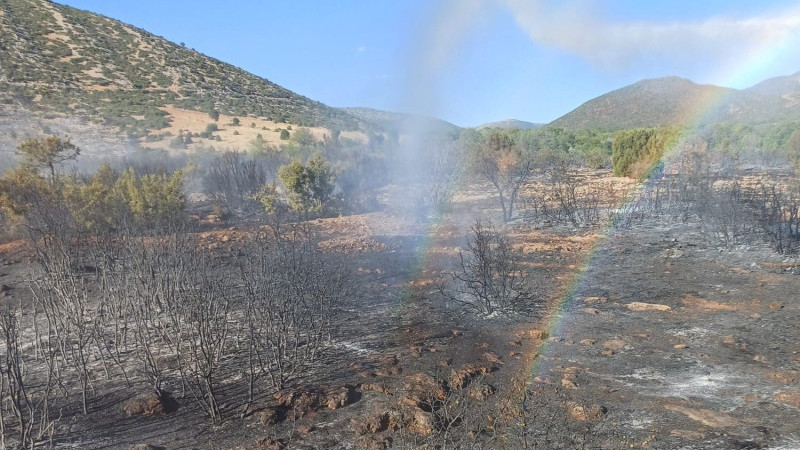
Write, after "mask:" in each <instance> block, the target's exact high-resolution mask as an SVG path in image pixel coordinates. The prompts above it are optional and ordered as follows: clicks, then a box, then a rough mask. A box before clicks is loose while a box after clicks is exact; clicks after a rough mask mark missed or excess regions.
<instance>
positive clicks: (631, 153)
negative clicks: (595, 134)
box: [611, 128, 679, 178]
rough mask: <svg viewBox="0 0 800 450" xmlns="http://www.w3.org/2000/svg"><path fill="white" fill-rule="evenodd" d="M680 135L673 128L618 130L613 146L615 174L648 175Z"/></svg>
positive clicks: (612, 161)
mask: <svg viewBox="0 0 800 450" xmlns="http://www.w3.org/2000/svg"><path fill="white" fill-rule="evenodd" d="M678 135H679V133H678V130H676V129H672V128H662V129H658V128H636V129H632V130H623V131H620V132H618V133H617V134H616V135H615V136H614V143H613V144H612V147H611V164H612V165H613V166H614V175H616V176H629V177H634V178H642V177H645V176H647V174H648V173H649V172H650V169H651V168H652V167H653V166H654V165H655V164H656V163H657V162H658V160H659V159H661V156H663V154H664V152H665V151H666V150H667V148H668V147H669V146H670V145H672V144H673V143H674V142H675V140H676V139H677V138H678Z"/></svg>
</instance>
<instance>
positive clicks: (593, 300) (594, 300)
mask: <svg viewBox="0 0 800 450" xmlns="http://www.w3.org/2000/svg"><path fill="white" fill-rule="evenodd" d="M581 300H582V301H583V303H584V304H586V305H599V304H602V303H606V302H607V301H608V299H607V298H605V297H583V298H581Z"/></svg>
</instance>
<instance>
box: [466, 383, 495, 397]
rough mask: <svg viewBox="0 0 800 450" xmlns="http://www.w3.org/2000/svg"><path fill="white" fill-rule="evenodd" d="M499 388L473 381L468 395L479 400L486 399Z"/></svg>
mask: <svg viewBox="0 0 800 450" xmlns="http://www.w3.org/2000/svg"><path fill="white" fill-rule="evenodd" d="M495 392H497V390H496V389H495V388H494V387H493V386H491V385H489V384H486V383H471V384H470V385H469V390H468V391H467V395H469V396H470V397H472V398H474V399H475V400H478V401H484V400H486V399H487V398H489V397H491V396H492V395H494V393H495Z"/></svg>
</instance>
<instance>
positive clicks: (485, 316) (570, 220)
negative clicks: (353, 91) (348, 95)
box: [0, 128, 800, 448]
mask: <svg viewBox="0 0 800 450" xmlns="http://www.w3.org/2000/svg"><path fill="white" fill-rule="evenodd" d="M712 132H719V130H718V129H714V130H711V131H709V130H705V131H704V132H701V133H699V134H691V135H689V134H687V133H684V132H680V133H679V132H678V130H672V129H670V130H628V131H625V132H621V133H619V134H617V135H612V134H609V133H599V132H598V133H590V132H581V133H573V132H569V131H565V130H561V129H552V128H545V129H539V130H524V131H523V130H497V129H494V130H484V131H476V130H465V131H463V132H460V133H449V134H448V133H445V134H443V135H437V136H435V137H431V138H430V139H427V140H424V141H420V142H422V143H423V145H427V146H429V148H431V149H433V150H435V151H430V152H425V153H424V156H422V158H423V159H424V161H423V164H421V167H423V166H424V167H426V170H424V171H421V172H420V176H419V177H418V178H416V179H412V180H411V183H412V184H409V185H408V186H407V188H408V192H409V193H411V194H410V195H412V196H416V195H418V196H416V197H414V198H412V199H411V200H412V201H413V202H416V204H417V205H416V208H422V209H423V213H424V214H431V213H432V212H433V213H437V214H447V213H448V212H452V213H453V216H452V217H454V216H456V215H457V214H456V213H458V212H459V210H458V208H457V206H458V205H457V203H458V200H457V198H456V194H457V190H456V189H454V188H453V187H454V186H455V185H456V184H457V183H461V184H462V185H463V186H469V187H470V188H471V189H478V190H480V192H482V193H484V194H485V193H491V195H490V196H489V199H490V200H489V202H490V203H491V204H493V205H494V211H495V213H494V214H493V215H491V214H487V215H485V217H475V214H474V212H471V215H470V217H469V221H470V222H471V226H470V227H469V228H468V229H465V228H459V229H458V230H459V233H457V235H458V236H462V235H466V236H465V237H464V238H463V239H461V238H457V242H455V246H456V252H455V255H453V256H452V257H450V258H443V259H441V260H436V261H435V262H436V267H435V269H434V270H433V273H432V275H433V276H434V278H435V279H438V280H439V289H434V290H433V291H426V290H424V289H417V290H413V291H410V292H411V293H410V294H407V295H409V296H411V297H412V298H413V299H414V301H418V302H420V305H422V304H427V305H434V306H430V311H432V312H430V314H432V315H436V317H439V318H440V319H437V320H442V321H443V322H442V323H447V324H452V325H455V326H457V327H464V328H467V329H469V328H470V327H475V328H476V329H483V328H482V327H484V325H482V323H483V322H482V321H485V320H495V319H496V318H498V317H499V318H500V319H497V320H504V321H506V322H504V323H508V324H519V323H522V322H523V321H531V320H534V321H535V320H538V319H541V317H542V315H541V314H542V309H543V307H544V306H545V305H546V302H547V301H548V298H549V297H550V295H551V294H550V293H548V292H547V291H546V289H548V288H549V287H548V286H551V285H548V284H547V282H548V280H547V278H546V277H543V276H542V275H541V273H538V274H537V272H536V270H537V269H536V267H534V266H533V265H532V264H530V260H529V259H528V257H527V256H526V254H525V253H524V252H522V251H521V250H520V246H519V245H517V244H518V240H517V238H515V233H519V232H520V230H526V229H548V228H558V229H560V230H567V232H570V231H569V230H572V232H574V231H575V230H577V229H586V230H597V229H599V227H602V226H614V227H618V228H619V229H625V228H632V227H637V226H639V225H643V224H649V223H652V222H653V221H657V222H662V223H667V222H672V223H686V222H697V223H702V224H703V225H702V231H703V233H704V236H705V237H706V239H708V241H709V242H712V243H713V245H719V246H720V248H723V249H732V248H738V247H741V246H744V245H755V244H756V243H761V242H766V243H768V244H769V245H770V246H771V248H772V249H773V250H774V251H775V252H778V253H780V254H784V255H790V254H793V253H795V252H797V251H798V246H799V245H800V212H798V211H800V187H799V186H800V185H798V182H797V177H796V174H795V173H794V172H793V170H790V169H789V168H788V167H790V162H791V161H792V158H793V156H794V155H795V153H793V152H796V150H797V149H792V148H790V146H789V144H788V142H789V141H788V140H787V144H786V149H785V151H783V152H777V153H776V152H773V153H770V154H764V153H758V152H756V151H754V150H752V149H751V151H748V149H747V148H745V147H742V148H740V149H739V150H737V151H735V152H734V151H732V150H731V145H732V144H731V142H732V141H731V139H730V137H726V139H727V140H721V139H719V138H718V137H717V136H715V134H714V133H712ZM659 136H661V137H659ZM665 136H666V137H665ZM733 137H735V136H733ZM396 144H397V143H396V142H394V143H393V142H387V141H386V140H385V139H383V138H382V139H378V138H377V137H375V140H374V142H371V143H370V144H368V145H363V146H361V145H360V144H356V143H352V142H343V141H341V140H339V139H338V137H337V136H334V137H330V136H328V137H326V138H325V139H324V140H323V141H322V142H315V141H311V142H309V143H308V144H307V145H306V146H305V147H298V148H297V149H296V151H295V152H294V153H292V154H290V153H289V152H285V151H278V150H275V149H264V150H261V151H253V152H244V151H227V152H224V153H219V154H212V153H207V154H203V155H201V156H200V157H197V158H196V159H194V160H190V159H189V160H180V159H177V158H176V159H170V160H167V161H160V162H159V165H153V164H149V163H148V162H147V161H144V162H142V161H140V162H139V164H138V165H131V166H130V167H128V168H126V169H116V168H114V167H113V166H111V165H103V166H102V167H100V168H99V169H98V170H96V171H94V172H92V173H79V172H74V173H69V172H67V171H62V170H61V166H62V163H64V162H65V161H68V160H71V159H74V158H76V157H77V156H78V154H79V149H77V148H76V147H75V146H73V145H72V144H71V143H70V142H69V141H68V140H67V139H66V138H60V137H56V136H51V137H47V138H42V139H40V140H34V141H25V142H23V143H22V144H21V145H20V147H19V151H20V153H21V155H22V156H23V157H24V158H26V159H25V161H24V163H23V164H21V165H20V166H19V167H16V168H13V169H10V170H9V171H7V172H6V173H5V174H4V175H3V177H2V179H0V195H1V197H0V198H1V199H2V205H3V218H4V221H5V223H6V224H7V227H6V238H7V239H8V240H11V239H14V238H23V239H24V241H25V242H26V245H27V246H28V248H29V249H30V251H31V254H32V256H33V264H32V266H31V270H30V272H29V273H28V274H27V275H26V278H25V280H24V281H22V282H21V283H20V285H19V286H16V287H15V289H16V290H17V291H23V290H24V291H25V292H26V294H24V295H19V296H14V297H9V298H6V299H5V300H4V302H3V311H2V317H0V356H1V357H0V396H1V398H2V402H0V427H1V428H2V436H3V442H2V445H3V446H5V447H9V448H13V447H24V448H33V447H36V446H42V445H48V444H49V445H59V444H60V443H65V444H66V443H68V442H69V440H70V437H69V436H66V435H64V430H65V429H66V427H64V426H62V424H63V423H65V422H67V421H72V420H73V417H81V416H86V417H94V416H96V415H98V414H102V411H104V409H106V408H109V406H108V405H109V404H113V405H117V404H121V405H122V406H114V407H115V408H118V409H121V411H123V412H124V413H125V415H127V416H148V415H155V416H158V415H166V416H169V415H172V414H175V412H176V411H178V410H180V409H183V410H187V409H189V410H191V411H193V412H194V413H196V414H197V415H199V416H202V417H205V420H207V421H208V423H210V424H214V425H215V426H221V427H225V426H231V425H232V424H239V423H242V422H241V421H251V422H252V421H256V420H260V422H261V424H262V426H264V427H266V428H265V429H266V430H267V431H265V432H264V433H262V434H261V435H264V434H266V435H267V437H264V438H262V439H261V440H259V443H260V444H259V445H273V446H277V447H275V448H280V447H281V446H285V445H288V444H289V443H292V442H295V441H296V440H298V439H301V438H300V437H298V435H297V434H296V429H297V428H296V427H300V426H311V425H308V421H309V420H310V419H308V418H309V417H314V415H315V414H322V413H320V412H319V411H326V410H335V409H339V408H341V407H345V406H349V405H351V404H353V403H356V402H358V401H359V400H360V399H361V398H362V396H364V397H369V398H371V400H370V401H371V402H373V403H372V404H378V405H382V408H383V409H380V408H379V409H377V410H369V411H366V412H364V414H365V419H364V421H363V422H359V423H357V424H353V425H352V427H351V431H353V433H354V435H353V436H349V437H348V436H342V435H341V434H340V435H337V436H338V438H337V439H340V440H342V441H348V442H356V443H358V444H359V445H363V446H367V447H369V446H384V447H386V446H395V447H398V448H410V447H418V446H420V445H427V446H429V447H430V448H453V447H464V446H470V447H473V448H508V447H514V448H592V447H596V446H598V445H601V443H603V442H609V441H608V440H609V439H616V438H618V436H616V434H615V433H616V431H615V430H613V429H608V428H605V427H604V426H603V424H604V423H605V422H604V421H605V420H606V419H605V418H604V417H605V416H606V414H607V413H608V410H607V409H606V408H605V407H604V406H601V405H599V404H597V403H587V402H586V400H587V399H586V398H579V397H576V396H573V395H572V393H571V392H570V391H569V390H570V389H571V387H570V386H572V384H574V383H573V381H572V379H570V378H568V377H567V378H565V379H564V380H562V387H564V389H561V388H558V389H556V388H555V387H553V386H551V385H548V384H547V383H544V382H541V381H537V382H536V383H533V384H532V383H530V380H527V379H526V378H525V376H524V374H523V376H522V377H521V378H520V377H518V376H517V375H512V374H509V375H503V376H504V377H505V378H500V376H499V375H497V374H495V372H498V371H501V372H502V371H504V370H506V369H504V368H502V367H503V366H504V364H505V362H504V361H503V358H502V357H501V356H498V355H495V354H493V353H491V352H489V351H486V352H484V353H483V354H482V355H480V356H479V357H478V359H480V360H482V361H484V362H482V363H481V364H478V363H477V362H475V361H467V360H462V361H457V362H453V361H452V359H453V358H450V360H449V361H446V363H445V364H438V365H430V366H423V367H418V369H419V371H418V372H417V373H416V374H403V373H402V371H401V370H400V369H399V368H398V367H399V365H398V363H397V362H396V361H395V362H388V363H385V364H383V365H384V366H386V367H383V368H378V369H373V370H372V372H370V373H369V375H365V376H367V377H368V378H375V380H369V381H364V380H360V381H359V380H353V379H352V377H350V378H348V377H347V376H342V375H338V377H337V376H334V374H333V372H332V370H331V371H330V372H328V371H327V370H326V368H327V366H328V365H330V367H333V366H334V365H336V363H335V362H334V361H335V360H336V359H337V358H342V357H344V358H354V359H356V360H357V359H358V356H357V355H360V353H358V352H368V351H373V350H363V349H361V347H360V346H361V345H362V343H360V342H359V339H360V338H361V336H359V332H354V331H353V330H354V327H355V326H354V323H355V322H358V321H359V320H360V318H361V317H362V316H364V317H366V316H367V315H368V314H367V313H366V312H365V311H364V308H369V305H368V304H363V301H364V296H365V294H364V291H363V288H361V287H357V283H354V281H353V280H354V277H355V273H354V272H355V270H354V268H355V267H358V266H359V265H361V264H364V262H363V260H357V256H356V255H357V254H354V253H346V252H337V251H330V250H327V251H326V250H324V248H325V247H324V246H322V245H321V244H320V243H321V241H322V240H323V236H321V235H320V232H319V227H318V226H317V225H319V224H320V223H323V221H321V220H320V219H324V218H329V217H332V216H337V215H342V214H358V213H362V212H369V211H375V210H377V209H380V208H387V206H386V205H385V204H382V203H381V201H380V200H379V196H380V195H382V192H383V190H384V189H385V188H386V187H387V186H388V185H390V184H392V183H399V182H401V181H404V182H406V181H408V180H401V179H399V178H397V177H396V176H394V175H393V174H392V173H391V172H389V171H388V170H387V169H386V167H387V166H388V165H392V163H393V160H392V158H393V156H392V154H391V150H392V149H394V148H396V147H393V145H396ZM187 158H188V157H187ZM764 158H768V159H770V160H771V161H772V162H773V163H774V164H773V165H774V166H778V167H781V168H780V169H769V170H767V169H761V168H756V166H754V165H753V164H752V163H751V161H753V160H754V159H761V160H762V161H763V160H764ZM612 163H613V169H614V171H615V172H618V173H620V174H627V175H630V176H634V177H639V178H640V180H639V181H638V182H634V180H630V179H629V180H630V183H629V184H627V185H624V184H622V185H620V183H617V184H613V183H610V182H609V181H608V177H606V178H600V177H596V176H593V174H598V173H603V171H605V172H606V173H607V172H608V168H610V167H611V166H610V165H611V164H612ZM620 165H623V166H624V168H621V167H620ZM443 180H445V181H444V182H443ZM420 186H421V189H420ZM192 191H194V192H192ZM197 191H200V192H197ZM187 192H191V193H193V194H198V193H201V194H203V195H204V197H203V198H202V199H201V200H195V201H189V200H187ZM417 193H419V194H417ZM420 205H421V206H420ZM398 210H399V211H400V212H408V211H416V212H419V211H418V210H414V209H411V210H408V209H398ZM203 213H205V215H206V218H205V220H203V221H201V220H200V219H199V218H198V216H199V215H200V214H203ZM409 214H410V213H409ZM460 214H462V215H463V212H461V213H460ZM211 216H213V220H209V217H211ZM489 216H491V217H489ZM491 218H494V219H499V220H500V222H499V223H500V224H499V225H498V226H493V225H492V224H491V221H490V220H489V219H491ZM315 224H316V225H315ZM229 226H235V227H237V228H236V229H235V230H232V231H236V233H237V234H238V235H239V236H238V238H237V239H236V240H235V242H232V243H231V244H230V245H228V246H227V247H226V250H220V248H219V247H216V246H209V245H207V242H206V241H204V237H203V236H204V234H203V233H209V232H214V231H217V230H221V229H223V228H225V227H229ZM229 231H231V230H229ZM361 258H365V257H363V256H362V257H361ZM408 259H409V261H411V262H408V261H406V262H404V264H412V263H413V261H414V258H413V257H409V258H408ZM359 270H360V269H359ZM380 270H381V272H377V271H376V273H383V270H384V269H383V268H381V269H380ZM391 283H393V282H392V281H387V280H384V279H379V280H378V281H377V282H376V286H379V287H377V288H375V290H373V291H371V292H372V293H373V294H374V293H382V292H385V291H386V290H387V289H389V288H388V286H389V285H390V284H391ZM433 284H435V283H433ZM404 295H406V294H404ZM426 311H428V310H426ZM454 312H455V313H454ZM356 328H357V327H356ZM409 329H410V328H409ZM407 333H410V331H408V332H407ZM459 333H461V332H456V331H453V333H452V336H451V335H450V333H444V335H443V336H444V337H443V336H438V335H437V336H436V337H435V338H430V339H444V338H445V337H446V338H447V339H452V338H454V337H457V336H460V334H459ZM546 337H547V336H546V334H545V333H543V332H541V333H539V334H537V335H536V339H539V340H541V339H544V338H546ZM420 342H422V343H414V344H413V346H412V349H413V350H412V352H415V353H416V354H417V356H419V355H422V354H425V353H426V352H428V353H432V352H433V351H432V350H430V348H429V347H426V345H427V344H425V343H424V342H425V340H424V339H423V340H422V341H420ZM515 345H522V344H515ZM343 349H344V350H343ZM353 349H355V350H353ZM377 351H378V352H380V351H382V349H380V348H378V350H377ZM348 352H354V353H348ZM514 353H515V352H511V354H512V355H514ZM517 356H518V355H517ZM485 361H488V362H489V363H488V364H487V363H486V362H485ZM353 364H355V365H351V366H350V369H352V370H353V371H355V372H357V373H358V372H364V371H367V370H366V369H364V368H363V367H361V366H360V365H359V364H361V363H356V362H354V363H353ZM367 372H368V371H367ZM515 377H516V378H515ZM321 380H325V383H327V384H319V383H321ZM314 386H316V387H314ZM116 389H121V390H123V391H124V392H128V393H129V392H135V393H137V394H136V395H134V396H130V395H128V396H126V397H125V398H121V396H119V395H116V396H115V395H114V394H110V392H114V391H115V390H116ZM375 411H377V412H375ZM75 420H80V419H75ZM247 423H249V422H247ZM87 426H88V425H87ZM89 428H90V426H89ZM251 441H252V440H251Z"/></svg>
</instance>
